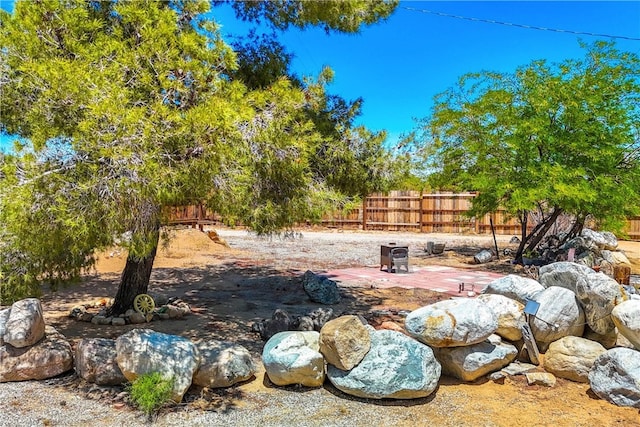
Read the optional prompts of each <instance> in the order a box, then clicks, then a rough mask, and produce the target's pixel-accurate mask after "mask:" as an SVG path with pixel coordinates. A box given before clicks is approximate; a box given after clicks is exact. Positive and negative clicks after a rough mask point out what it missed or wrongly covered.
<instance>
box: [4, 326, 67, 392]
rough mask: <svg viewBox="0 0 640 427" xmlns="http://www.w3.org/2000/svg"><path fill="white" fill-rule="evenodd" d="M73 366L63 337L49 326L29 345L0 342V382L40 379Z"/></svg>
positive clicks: (52, 375) (60, 372)
mask: <svg viewBox="0 0 640 427" xmlns="http://www.w3.org/2000/svg"><path fill="white" fill-rule="evenodd" d="M71 368H73V352H72V350H71V345H69V342H68V341H67V339H66V338H65V337H64V335H62V334H61V333H59V332H58V331H56V330H55V328H53V327H51V326H47V327H46V329H45V337H44V339H42V340H40V341H38V343H36V344H35V345H32V346H29V347H21V348H17V347H13V346H12V345H9V344H5V345H3V346H0V382H8V381H26V380H44V379H47V378H52V377H55V376H56V375H60V374H62V373H64V372H67V371H69V370H70V369H71Z"/></svg>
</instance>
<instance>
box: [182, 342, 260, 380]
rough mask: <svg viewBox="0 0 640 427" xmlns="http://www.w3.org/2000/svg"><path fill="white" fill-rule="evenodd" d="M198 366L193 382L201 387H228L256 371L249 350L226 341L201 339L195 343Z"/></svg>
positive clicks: (249, 376)
mask: <svg viewBox="0 0 640 427" xmlns="http://www.w3.org/2000/svg"><path fill="white" fill-rule="evenodd" d="M196 347H197V348H198V353H199V354H200V366H199V367H198V370H197V371H196V373H195V375H194V376H193V383H194V384H196V385H199V386H202V387H210V388H217V387H229V386H232V385H233V384H236V383H239V382H243V381H247V380H249V379H251V378H252V377H253V376H254V375H255V373H256V365H255V363H254V362H253V358H252V357H251V353H249V350H247V349H246V348H244V347H243V346H241V345H239V344H234V343H231V342H226V341H216V340H209V341H202V342H199V343H197V344H196Z"/></svg>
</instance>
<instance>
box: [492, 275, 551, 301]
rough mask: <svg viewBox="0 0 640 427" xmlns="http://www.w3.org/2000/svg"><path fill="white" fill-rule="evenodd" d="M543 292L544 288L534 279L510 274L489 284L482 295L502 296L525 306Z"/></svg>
mask: <svg viewBox="0 0 640 427" xmlns="http://www.w3.org/2000/svg"><path fill="white" fill-rule="evenodd" d="M543 290H544V286H542V285H541V284H540V283H538V282H537V281H535V280H533V279H530V278H528V277H522V276H517V275H515V274H510V275H508V276H505V277H501V278H500V279H496V280H494V281H493V282H491V283H489V284H488V285H487V286H485V288H484V289H482V293H483V294H496V295H502V296H505V297H507V298H511V299H513V300H516V301H518V302H520V303H522V304H525V303H526V301H527V300H528V299H529V300H531V299H535V296H536V295H537V294H539V293H540V292H542V291H543Z"/></svg>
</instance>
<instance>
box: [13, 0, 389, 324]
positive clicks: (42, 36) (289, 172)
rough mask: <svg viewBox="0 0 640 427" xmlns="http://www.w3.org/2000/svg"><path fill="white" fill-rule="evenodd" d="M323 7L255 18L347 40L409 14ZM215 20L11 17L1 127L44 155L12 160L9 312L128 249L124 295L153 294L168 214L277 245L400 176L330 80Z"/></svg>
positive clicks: (110, 9)
mask: <svg viewBox="0 0 640 427" xmlns="http://www.w3.org/2000/svg"><path fill="white" fill-rule="evenodd" d="M312 3H313V2H304V3H299V4H298V2H274V3H268V4H267V3H262V2H259V3H258V2H251V3H247V4H246V5H242V6H237V7H244V8H245V9H246V10H247V11H248V10H252V12H251V16H252V17H256V16H258V15H261V16H264V17H265V18H266V19H268V20H273V22H274V25H275V26H276V27H278V28H286V25H285V23H289V24H291V25H296V26H305V25H310V24H313V25H315V24H317V23H320V22H326V23H327V25H328V26H329V27H330V28H332V29H333V30H338V31H357V30H358V29H359V28H360V27H361V25H364V24H367V23H370V22H374V21H377V20H378V19H381V18H384V17H386V16H387V15H388V14H389V13H390V12H391V11H392V10H393V7H394V4H393V3H386V2H372V3H370V4H369V2H362V1H352V2H336V7H335V8H332V9H330V10H324V9H322V10H320V8H318V7H317V5H314V4H312ZM338 3H339V4H338ZM343 3H344V4H343ZM292 5H295V7H294V8H293V9H292V8H291V7H292ZM209 7H210V4H209V2H208V1H203V0H183V1H171V2H158V1H152V0H141V1H127V2H98V1H90V2H87V1H84V0H71V1H57V0H46V1H41V2H17V3H16V4H15V10H14V12H13V14H8V13H6V12H0V19H1V24H0V44H1V45H2V46H3V48H2V50H0V69H2V70H3V74H2V78H1V79H0V89H1V90H2V96H0V126H1V129H2V130H3V131H5V132H8V133H11V134H17V135H19V136H21V137H23V138H24V139H25V140H26V141H27V142H26V143H25V144H24V145H23V146H21V147H19V149H18V150H17V151H16V152H15V153H13V154H11V155H7V156H4V157H2V158H1V159H0V180H1V181H2V182H1V185H0V220H1V223H0V245H1V246H2V249H3V250H2V254H1V255H0V272H1V274H2V275H3V276H2V280H3V287H2V288H0V289H2V290H1V291H0V292H1V293H2V295H0V296H2V298H3V301H4V298H9V297H16V295H21V296H22V295H23V294H29V293H33V292H35V291H36V288H37V283H38V282H41V281H43V280H48V281H49V282H50V283H51V284H53V285H54V286H55V285H57V284H59V283H61V282H64V281H67V280H70V279H73V278H76V277H78V275H79V274H80V272H81V271H82V269H83V268H86V267H88V266H90V265H91V262H92V255H93V251H94V250H95V249H100V248H103V247H106V246H109V245H111V244H113V243H114V242H116V241H118V240H120V239H121V236H123V235H124V236H126V239H122V240H121V242H122V243H123V244H125V245H126V246H127V248H128V250H129V259H128V262H127V267H126V268H125V272H123V276H122V283H121V288H122V287H129V288H131V289H133V288H135V292H137V293H141V292H142V293H144V292H145V290H146V286H147V285H148V280H149V275H150V273H151V269H150V267H149V268H146V267H145V268H141V267H142V266H143V265H146V266H150V265H151V263H152V261H153V257H154V256H155V251H156V248H157V246H158V240H159V232H158V229H159V225H160V223H161V221H162V218H161V213H162V206H163V205H167V204H177V203H184V202H188V201H193V200H197V201H206V202H207V203H208V205H209V206H212V207H214V208H215V209H216V211H218V212H220V213H222V214H223V215H224V217H225V218H228V219H229V221H231V222H233V221H242V222H243V223H245V224H248V225H250V226H251V227H252V228H253V229H254V230H256V231H258V232H260V233H271V232H274V231H276V230H279V229H282V228H284V227H287V226H289V225H290V224H292V223H294V222H296V221H300V220H302V219H313V218H319V217H320V215H321V213H322V212H324V211H325V210H326V209H327V208H328V207H329V206H336V205H337V206H339V205H343V204H345V203H347V202H349V200H350V198H351V197H357V196H358V195H360V194H363V192H366V191H369V190H370V189H372V188H374V187H375V188H377V187H383V186H384V185H385V183H386V182H387V181H388V179H389V178H390V177H391V176H392V175H393V174H392V173H391V172H390V170H389V165H390V163H389V162H387V161H386V157H387V156H388V153H387V152H386V151H385V150H384V149H383V147H382V142H383V140H384V134H372V133H370V132H369V131H367V130H366V129H364V128H361V127H357V128H355V127H354V126H353V118H354V117H355V116H356V115H357V114H359V111H360V110H359V106H360V103H361V101H360V100H357V101H355V102H353V103H348V102H346V101H344V100H342V99H341V98H339V97H335V96H331V95H328V94H327V93H326V86H327V84H328V83H329V82H330V81H331V78H332V72H331V70H330V69H325V70H322V71H321V72H320V75H319V76H318V77H317V78H316V79H310V78H308V79H305V80H299V79H297V78H293V77H291V76H290V75H289V74H290V73H289V72H288V62H289V56H287V54H286V51H285V50H284V48H283V47H282V46H280V45H279V44H277V43H275V42H272V40H271V39H269V38H264V39H254V40H249V42H248V43H245V44H241V45H236V49H240V50H241V51H240V52H236V51H234V49H233V48H232V47H231V46H229V45H228V44H227V43H226V42H225V41H224V40H223V39H222V38H221V36H220V34H219V32H218V24H217V23H216V22H215V21H213V20H212V19H211V16H212V15H211V14H209V13H208V12H209ZM276 11H277V13H276V15H277V16H276V15H274V14H273V13H275V12H276ZM243 13H244V12H243ZM247 13H248V12H247ZM345 13H353V14H354V16H353V17H349V16H346V15H345ZM287 25H288V24H287ZM372 183H373V184H372ZM129 267H130V268H131V271H129V272H127V271H126V269H127V268H129ZM124 273H127V274H124ZM134 279H135V280H136V281H137V283H136V284H133V283H132V282H127V281H128V280H131V281H133V280H134ZM135 292H128V293H127V292H123V293H121V292H120V291H119V292H118V296H117V297H116V299H119V298H121V297H120V295H125V294H127V295H129V296H127V297H126V298H132V297H133V296H135ZM11 295H13V296H11ZM122 298H125V297H122ZM120 302H121V301H120ZM116 303H118V301H116ZM129 303H130V302H129V301H126V302H125V303H124V304H119V303H118V304H114V306H115V307H124V306H126V305H127V304H129ZM114 314H115V313H114Z"/></svg>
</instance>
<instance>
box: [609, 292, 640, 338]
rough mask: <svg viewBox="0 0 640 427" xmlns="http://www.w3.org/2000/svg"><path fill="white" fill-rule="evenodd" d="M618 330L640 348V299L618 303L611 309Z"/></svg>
mask: <svg viewBox="0 0 640 427" xmlns="http://www.w3.org/2000/svg"><path fill="white" fill-rule="evenodd" d="M611 318H612V319H613V323H614V324H615V325H616V327H617V328H618V332H619V333H620V334H621V335H623V336H624V337H625V338H626V339H627V340H629V341H630V342H631V344H633V346H634V347H635V348H636V349H638V350H640V300H629V301H625V302H623V303H620V304H618V305H617V306H615V307H614V308H613V310H612V311H611Z"/></svg>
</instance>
